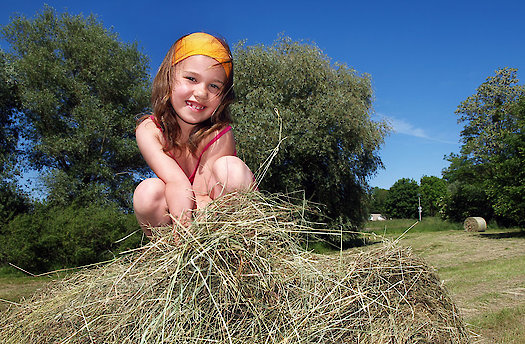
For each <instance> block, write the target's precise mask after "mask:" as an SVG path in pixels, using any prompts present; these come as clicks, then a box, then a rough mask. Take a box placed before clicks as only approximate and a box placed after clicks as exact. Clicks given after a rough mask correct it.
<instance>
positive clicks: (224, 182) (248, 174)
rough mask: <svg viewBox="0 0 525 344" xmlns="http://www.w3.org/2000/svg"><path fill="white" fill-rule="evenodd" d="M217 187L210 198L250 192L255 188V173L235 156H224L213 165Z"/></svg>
mask: <svg viewBox="0 0 525 344" xmlns="http://www.w3.org/2000/svg"><path fill="white" fill-rule="evenodd" d="M213 179H215V185H214V187H213V189H212V190H211V193H210V197H211V198H212V199H216V198H217V197H220V196H221V195H224V194H227V193H230V192H235V191H242V190H248V189H250V188H252V187H253V186H254V178H253V173H252V171H250V169H249V168H248V166H246V164H245V163H244V161H242V160H241V159H239V158H237V157H235V156H223V157H221V158H219V159H217V160H216V161H215V163H214V164H213Z"/></svg>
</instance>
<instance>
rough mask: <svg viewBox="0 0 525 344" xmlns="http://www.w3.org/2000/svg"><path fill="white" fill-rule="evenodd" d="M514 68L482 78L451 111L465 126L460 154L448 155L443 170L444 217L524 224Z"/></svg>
mask: <svg viewBox="0 0 525 344" xmlns="http://www.w3.org/2000/svg"><path fill="white" fill-rule="evenodd" d="M516 73H517V70H516V69H512V68H503V69H500V70H498V71H496V74H495V76H492V77H489V78H487V81H486V82H485V83H483V84H482V85H481V86H480V87H478V89H477V93H476V94H475V95H473V96H470V97H468V98H467V100H465V101H464V102H462V103H461V104H460V105H459V106H458V109H457V110H456V113H457V114H458V115H459V116H460V122H464V123H465V126H464V129H463V131H462V132H461V136H462V140H463V143H464V144H463V146H462V147H461V151H460V154H458V155H455V154H452V155H450V156H449V157H448V160H449V161H450V162H451V165H450V167H449V168H448V169H446V170H445V171H444V178H445V179H446V180H447V181H448V182H449V183H450V189H451V190H450V191H451V192H450V196H449V197H447V199H446V200H445V204H444V209H443V212H444V216H445V217H448V218H453V219H458V220H459V219H461V218H463V220H464V217H465V216H482V217H484V218H485V219H486V220H491V219H492V218H493V217H494V218H495V219H496V220H498V222H500V223H502V224H507V225H520V226H523V225H525V186H524V185H525V152H524V147H525V137H524V135H525V134H524V129H525V120H524V117H525V116H524V114H525V105H524V102H525V100H524V97H525V87H524V86H521V85H518V84H517V83H518V79H517V77H516Z"/></svg>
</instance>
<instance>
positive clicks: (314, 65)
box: [232, 37, 388, 225]
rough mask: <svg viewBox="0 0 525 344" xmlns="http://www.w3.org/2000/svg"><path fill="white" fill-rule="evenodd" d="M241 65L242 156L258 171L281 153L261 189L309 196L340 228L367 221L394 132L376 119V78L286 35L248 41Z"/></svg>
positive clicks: (238, 53) (237, 113) (240, 51)
mask: <svg viewBox="0 0 525 344" xmlns="http://www.w3.org/2000/svg"><path fill="white" fill-rule="evenodd" d="M235 62H236V65H235V92H236V94H237V98H238V102H237V103H236V104H234V106H233V108H232V112H233V114H234V118H235V119H236V120H237V123H238V126H237V127H236V138H237V142H238V146H239V153H240V155H241V156H242V157H243V158H244V159H245V161H246V162H247V164H248V165H249V166H250V167H251V168H252V169H254V170H257V169H258V168H259V166H260V165H261V163H262V162H263V161H265V160H266V158H267V157H269V156H270V153H271V152H272V150H273V149H274V148H276V147H279V153H278V154H277V155H276V156H275V158H274V159H273V161H272V162H271V164H270V165H269V167H268V170H267V171H266V174H265V176H264V179H262V181H261V184H260V187H261V189H264V190H267V191H270V192H291V191H296V190H304V192H305V195H306V197H307V198H308V199H311V200H313V201H315V202H318V203H321V204H324V205H326V210H327V212H326V213H327V214H328V215H329V216H330V217H331V218H332V219H334V220H336V221H337V222H338V223H343V224H348V223H351V224H352V225H358V224H360V223H362V222H363V221H364V220H365V219H366V217H367V212H366V208H365V203H366V202H365V199H366V197H367V188H368V186H367V182H366V181H367V178H368V177H370V176H371V175H372V174H374V173H375V171H376V170H377V169H378V168H379V167H381V166H382V163H381V160H380V158H379V155H378V148H379V146H380V145H381V144H382V143H383V138H384V135H385V134H386V133H387V131H388V128H387V126H386V125H385V123H378V122H373V121H372V120H371V119H370V115H371V113H372V111H373V109H372V99H373V94H372V87H371V84H370V77H369V76H368V75H366V74H365V75H360V74H359V73H357V72H356V71H355V70H353V69H351V68H348V67H347V66H345V65H340V64H331V62H330V60H329V58H328V57H327V56H325V55H324V54H323V53H322V52H321V51H320V50H319V48H317V47H316V46H315V45H312V44H307V43H303V42H294V41H292V40H291V39H290V38H286V37H281V38H279V39H278V40H277V41H276V42H275V43H274V44H273V45H272V46H263V45H257V46H246V45H244V44H242V43H241V44H239V45H238V46H237V47H236V49H235ZM274 109H275V110H274ZM277 112H278V115H277ZM281 133H282V138H283V140H282V141H280V138H281Z"/></svg>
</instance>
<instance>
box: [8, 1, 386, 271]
mask: <svg viewBox="0 0 525 344" xmlns="http://www.w3.org/2000/svg"><path fill="white" fill-rule="evenodd" d="M0 33H1V35H2V37H3V39H4V40H5V41H6V42H7V43H8V44H9V49H8V50H6V51H4V50H1V49H0V179H1V181H2V184H1V187H0V201H1V203H0V242H1V243H2V245H0V264H2V263H3V264H7V263H12V264H15V265H18V266H20V267H21V268H24V269H27V270H30V271H34V272H39V271H46V270H50V269H55V268H60V267H65V266H78V265H84V264H90V263H93V262H96V261H100V260H105V259H108V258H111V257H112V256H113V255H114V254H117V253H118V252H119V251H120V250H123V249H126V248H128V247H133V246H136V245H138V244H140V241H141V232H140V229H139V226H138V224H137V223H136V220H135V219H134V215H133V214H132V211H131V209H132V205H131V199H132V197H131V196H132V192H133V189H134V187H135V186H136V184H137V183H138V181H139V180H140V179H141V178H142V177H143V176H147V175H149V174H150V173H151V171H149V169H148V168H147V166H146V164H145V163H144V161H143V159H142V158H141V156H140V153H139V151H138V148H137V146H136V143H135V139H134V127H135V125H136V123H135V119H136V118H137V116H139V115H140V114H142V113H148V112H149V111H150V108H149V93H150V82H151V76H150V75H149V73H148V63H149V62H148V58H147V56H145V55H144V54H143V53H142V52H141V51H140V50H139V48H138V45H137V44H136V43H133V44H129V43H124V42H121V41H120V40H119V37H118V35H117V34H116V33H114V32H112V31H111V30H107V29H106V28H104V26H103V25H102V24H101V23H100V22H99V21H98V20H97V18H96V17H95V16H89V17H87V18H86V17H83V16H79V15H70V14H68V13H57V12H56V11H55V10H53V9H52V8H50V7H47V6H46V7H44V9H43V10H42V11H41V12H40V13H38V14H37V15H36V16H35V17H34V18H25V17H23V16H16V17H14V18H13V19H12V21H11V22H10V23H9V24H8V25H5V26H3V27H2V28H1V29H0ZM234 55H235V78H236V81H235V92H236V94H237V98H238V100H239V101H238V102H237V103H236V104H234V106H233V108H232V112H233V115H234V118H235V119H236V123H235V135H236V139H237V141H238V151H239V155H241V157H242V158H243V159H244V160H245V161H246V162H247V163H248V164H249V166H250V167H251V168H252V170H254V171H258V170H259V169H260V168H261V167H262V166H264V164H263V162H264V161H265V160H266V159H267V158H268V157H269V156H270V155H271V152H272V150H273V149H274V148H276V147H279V152H278V154H277V155H276V156H275V157H274V159H273V161H272V163H271V164H270V165H268V166H267V169H265V172H266V173H265V177H264V178H263V179H262V180H261V185H260V189H261V190H265V191H269V192H282V193H286V192H294V191H303V192H304V196H305V197H306V199H307V200H309V201H313V202H316V203H319V204H322V205H323V207H322V210H323V211H322V219H323V221H328V222H330V223H331V224H332V225H337V226H338V228H339V226H343V227H345V228H357V227H359V226H360V225H361V224H362V223H364V221H365V220H366V217H367V203H366V198H367V190H368V186H367V182H366V180H367V179H368V178H369V177H370V176H371V175H373V174H374V173H375V172H376V170H377V169H378V168H380V167H381V166H382V165H381V160H380V157H379V154H378V149H379V147H380V145H381V144H382V143H383V138H384V136H385V135H386V133H387V132H388V130H389V129H388V127H387V125H386V124H385V123H383V122H374V121H372V120H371V119H370V117H371V115H372V114H373V107H372V99H373V91H372V86H371V80H370V76H369V75H366V74H360V73H358V72H357V71H356V70H354V69H352V68H349V67H348V66H345V65H340V64H334V63H332V62H331V61H330V59H329V58H328V57H327V56H325V55H324V54H323V53H322V52H321V51H320V50H319V48H317V47H316V46H315V45H314V44H312V43H305V42H296V41H292V40H291V39H289V38H286V37H280V38H278V39H277V40H276V42H275V43H274V44H273V45H271V46H263V45H257V46H246V45H244V44H242V43H240V44H239V45H238V46H237V47H236V48H235V52H234ZM274 109H277V110H278V113H279V116H278V115H277V113H276V111H275V110H274ZM263 169H264V168H263ZM27 171H33V173H37V174H38V175H39V178H38V181H37V183H36V184H34V185H32V187H33V189H34V190H33V192H32V193H31V192H28V191H26V190H27V185H20V181H21V180H23V179H20V175H21V174H22V173H24V172H27ZM35 194H36V195H38V196H40V198H42V199H39V200H35V199H33V198H34V196H35ZM312 220H319V218H312ZM133 233H135V235H131V236H129V237H128V238H127V239H126V240H119V239H120V238H124V237H127V235H128V234H133ZM337 241H339V239H337Z"/></svg>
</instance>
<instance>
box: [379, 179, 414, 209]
mask: <svg viewBox="0 0 525 344" xmlns="http://www.w3.org/2000/svg"><path fill="white" fill-rule="evenodd" d="M418 192H419V186H418V185H417V182H416V181H415V180H413V179H409V178H401V179H399V180H398V181H396V182H395V183H394V185H392V187H391V188H390V190H389V192H388V196H387V198H386V200H385V206H386V213H387V215H388V216H389V217H392V218H395V219H412V218H416V217H417V216H418V209H417V207H418V196H417V195H418Z"/></svg>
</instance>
